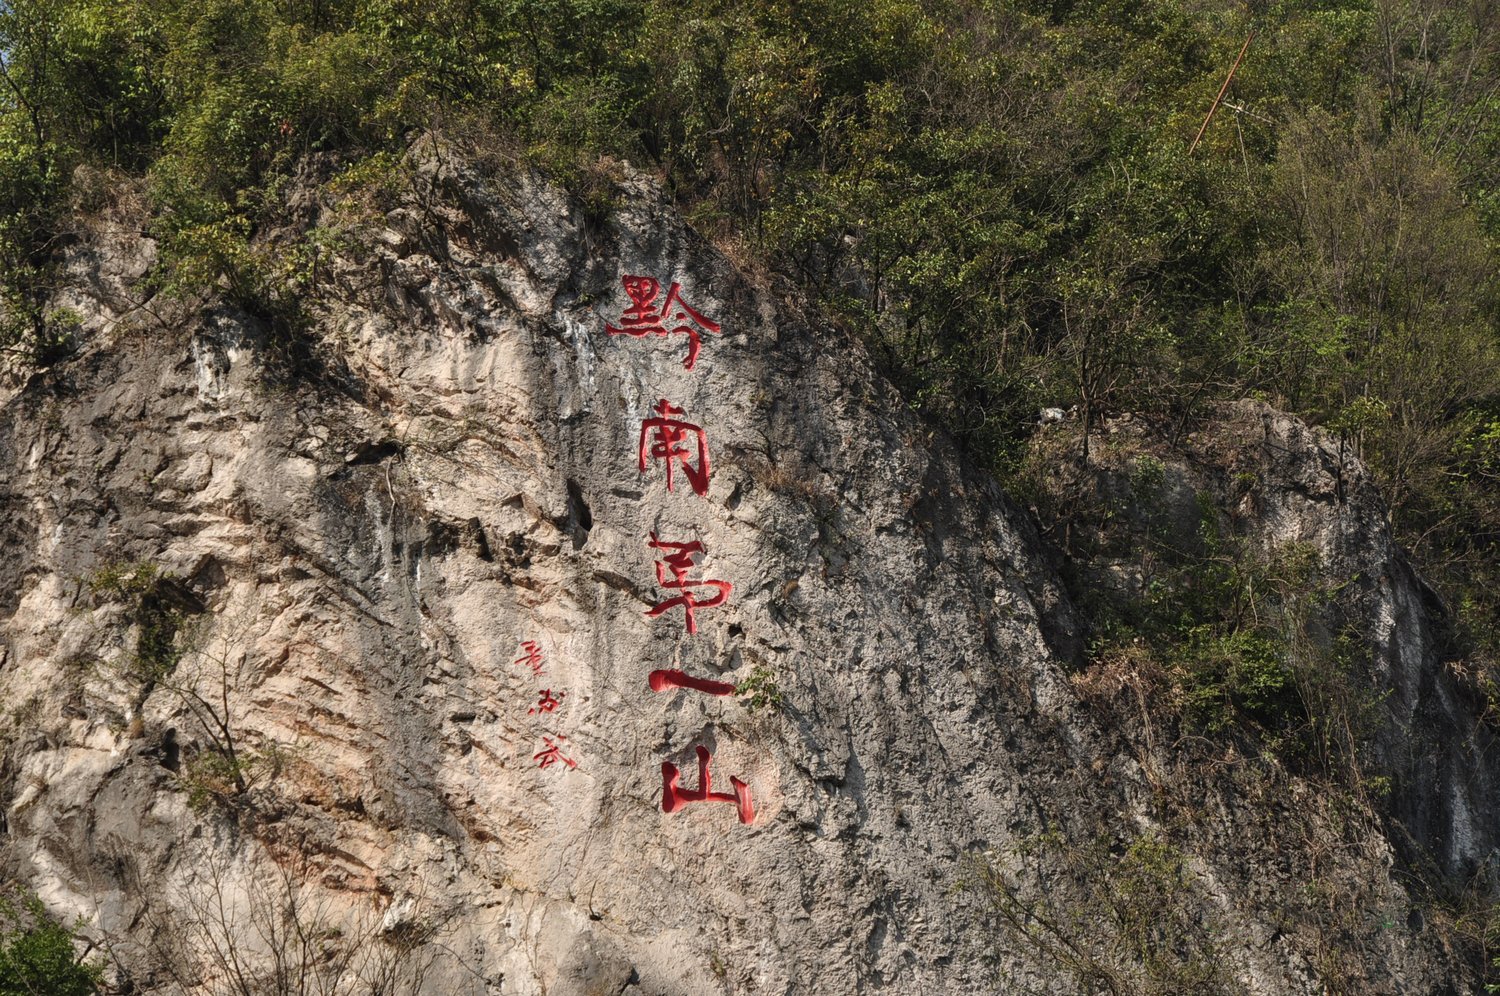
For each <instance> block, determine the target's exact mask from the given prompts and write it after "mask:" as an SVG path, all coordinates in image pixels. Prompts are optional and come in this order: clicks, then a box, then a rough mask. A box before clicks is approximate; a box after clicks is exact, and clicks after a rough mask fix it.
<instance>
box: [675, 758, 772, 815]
mask: <svg viewBox="0 0 1500 996" xmlns="http://www.w3.org/2000/svg"><path fill="white" fill-rule="evenodd" d="M697 750H698V787H697V788H696V789H685V788H679V787H678V785H677V780H678V779H679V778H681V777H682V774H681V772H679V771H678V770H677V765H675V764H673V763H672V762H671V761H663V762H662V765H661V809H662V812H664V813H672V812H676V811H677V810H679V809H681V808H682V807H683V806H686V805H687V804H688V803H690V802H732V803H734V804H735V807H736V808H737V809H738V810H739V814H740V822H741V823H749V822H750V821H751V820H753V819H755V807H754V806H753V805H752V804H751V802H750V786H749V785H746V784H745V783H744V782H742V781H740V780H739V779H738V778H734V777H731V778H730V779H729V782H730V784H731V785H733V786H734V793H733V794H730V793H728V792H711V791H709V781H708V762H709V761H710V760H711V759H712V755H711V754H709V752H708V748H707V747H704V746H703V745H702V744H699V745H698V748H697Z"/></svg>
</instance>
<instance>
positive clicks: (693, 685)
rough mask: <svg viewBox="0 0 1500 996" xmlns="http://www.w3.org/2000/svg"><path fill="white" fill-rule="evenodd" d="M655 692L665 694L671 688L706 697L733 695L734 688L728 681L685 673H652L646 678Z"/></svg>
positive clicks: (674, 671)
mask: <svg viewBox="0 0 1500 996" xmlns="http://www.w3.org/2000/svg"><path fill="white" fill-rule="evenodd" d="M646 681H647V682H648V683H649V684H650V685H651V690H652V691H653V692H664V691H666V690H667V689H669V688H687V689H691V690H692V691H695V692H702V693H703V694H704V695H733V694H734V686H733V685H731V684H730V683H729V682H727V681H713V680H711V679H709V678H695V677H693V676H692V675H690V674H688V673H687V672H685V671H676V670H673V671H661V670H658V671H652V672H651V674H650V675H649V676H648V677H647V678H646Z"/></svg>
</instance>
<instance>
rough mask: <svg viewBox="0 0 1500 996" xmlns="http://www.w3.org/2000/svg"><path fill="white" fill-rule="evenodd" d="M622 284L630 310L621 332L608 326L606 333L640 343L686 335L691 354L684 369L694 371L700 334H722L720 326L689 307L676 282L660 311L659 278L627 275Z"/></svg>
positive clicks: (627, 309)
mask: <svg viewBox="0 0 1500 996" xmlns="http://www.w3.org/2000/svg"><path fill="white" fill-rule="evenodd" d="M620 283H622V284H624V285H625V293H626V294H628V295H629V296H630V307H628V308H626V309H625V311H624V313H623V314H622V315H621V316H620V327H619V328H615V327H614V326H613V325H610V324H609V323H607V322H606V323H605V325H604V328H605V331H607V332H608V333H609V334H610V335H628V336H634V337H635V338H637V339H639V338H642V337H643V336H647V335H686V336H687V337H688V354H687V359H685V360H683V361H682V365H683V367H684V368H686V369H688V370H691V369H693V364H694V363H696V362H698V350H699V348H700V346H701V344H702V340H701V337H700V336H699V334H698V330H699V329H703V330H704V331H706V332H718V331H719V326H718V324H717V323H715V322H711V321H709V320H708V319H707V318H704V317H703V316H702V315H700V314H698V312H696V311H694V310H693V309H692V308H691V307H689V306H688V303H687V302H686V301H684V300H683V299H682V288H681V287H680V286H679V285H678V284H677V282H676V281H673V282H672V286H671V288H670V289H669V290H668V291H667V299H666V301H665V302H664V303H663V304H662V306H661V307H660V308H657V306H656V298H657V296H658V295H660V294H661V282H660V281H658V280H657V279H656V278H655V277H637V276H632V275H630V274H626V275H625V276H623V277H621V278H620ZM674 323H676V324H674Z"/></svg>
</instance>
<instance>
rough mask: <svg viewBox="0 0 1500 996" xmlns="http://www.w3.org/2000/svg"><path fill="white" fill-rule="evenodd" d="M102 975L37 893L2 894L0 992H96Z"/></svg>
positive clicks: (70, 995)
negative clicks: (49, 911)
mask: <svg viewBox="0 0 1500 996" xmlns="http://www.w3.org/2000/svg"><path fill="white" fill-rule="evenodd" d="M103 974H104V973H103V970H102V969H101V968H100V967H99V966H98V965H97V964H95V963H93V962H91V961H89V960H88V959H87V953H86V952H85V953H84V954H80V953H79V952H78V951H77V948H76V944H75V937H74V932H73V931H72V930H70V929H68V927H67V926H66V925H64V924H63V923H61V922H59V921H58V920H56V919H54V918H53V917H51V916H50V915H48V913H47V910H46V907H44V906H43V905H42V901H41V900H40V899H38V898H37V897H36V896H35V895H34V894H32V893H29V892H23V891H20V890H16V889H12V890H8V891H7V892H4V893H0V996H92V994H94V993H96V992H98V991H99V987H100V984H101V981H102V979H103Z"/></svg>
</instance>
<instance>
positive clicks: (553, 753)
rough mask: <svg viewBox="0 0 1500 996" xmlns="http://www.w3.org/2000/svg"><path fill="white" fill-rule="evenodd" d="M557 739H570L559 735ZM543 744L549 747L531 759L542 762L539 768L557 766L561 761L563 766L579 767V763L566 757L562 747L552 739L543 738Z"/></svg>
mask: <svg viewBox="0 0 1500 996" xmlns="http://www.w3.org/2000/svg"><path fill="white" fill-rule="evenodd" d="M557 739H558V740H566V739H568V738H567V737H565V736H563V735H562V734H561V733H559V734H558V735H557ZM542 743H544V744H546V745H547V746H546V747H544V748H542V749H541V750H540V751H537V752H536V753H535V754H533V755H531V759H532V760H533V761H540V762H541V763H540V764H538V765H537V767H538V768H546V767H549V766H550V765H553V764H556V763H557V762H559V761H561V762H562V763H563V764H566V765H567V766H568V767H570V768H576V767H578V762H577V761H575V760H573V759H572V758H571V757H566V756H564V754H563V752H562V747H561V745H559V744H557V743H554V742H553V740H552V738H551V737H543V738H542Z"/></svg>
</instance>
